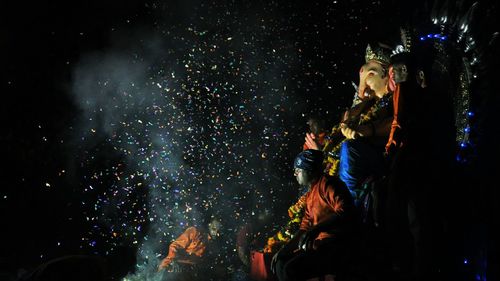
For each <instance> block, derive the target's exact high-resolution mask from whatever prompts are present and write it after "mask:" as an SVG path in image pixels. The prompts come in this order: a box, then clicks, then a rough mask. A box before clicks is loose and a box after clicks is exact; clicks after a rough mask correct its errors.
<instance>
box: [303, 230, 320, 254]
mask: <svg viewBox="0 0 500 281" xmlns="http://www.w3.org/2000/svg"><path fill="white" fill-rule="evenodd" d="M318 235H319V230H318V229H317V228H313V229H311V230H308V231H307V232H306V233H304V234H303V235H302V237H301V238H300V241H299V249H301V250H304V251H306V252H307V251H310V250H312V249H313V246H314V240H316V237H318Z"/></svg>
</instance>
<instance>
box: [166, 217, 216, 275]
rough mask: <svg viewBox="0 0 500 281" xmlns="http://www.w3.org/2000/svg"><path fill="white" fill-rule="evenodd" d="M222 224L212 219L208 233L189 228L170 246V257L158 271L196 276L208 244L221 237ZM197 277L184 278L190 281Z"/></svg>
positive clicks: (167, 257) (192, 227) (168, 256)
mask: <svg viewBox="0 0 500 281" xmlns="http://www.w3.org/2000/svg"><path fill="white" fill-rule="evenodd" d="M221 226H222V225H221V223H220V221H219V220H217V219H212V221H211V222H210V223H209V224H208V233H207V231H200V230H199V229H197V228H196V227H194V226H191V227H188V228H187V229H186V230H185V231H184V233H182V234H181V235H180V236H179V237H178V238H177V239H176V240H175V241H174V242H172V243H171V244H170V246H169V251H168V255H167V256H166V257H165V258H164V259H163V260H162V261H161V263H160V265H159V266H158V271H162V270H164V269H166V270H167V271H169V272H174V271H177V272H180V273H182V274H183V275H186V274H195V273H196V272H195V269H196V266H197V265H199V264H200V263H201V261H202V259H203V257H204V255H205V253H206V251H207V246H208V244H210V243H212V241H213V240H214V239H217V237H218V236H220V232H219V231H220V229H221ZM190 278H195V276H190V277H189V278H187V279H186V278H183V279H185V280H190Z"/></svg>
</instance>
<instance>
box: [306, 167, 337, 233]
mask: <svg viewBox="0 0 500 281" xmlns="http://www.w3.org/2000/svg"><path fill="white" fill-rule="evenodd" d="M343 211H344V201H343V200H342V199H341V198H340V197H339V196H338V194H336V193H335V192H334V188H333V187H332V186H330V185H329V183H328V179H327V177H325V176H323V177H321V178H320V179H319V180H318V182H316V183H315V184H314V185H313V186H312V187H311V189H310V192H309V193H308V194H307V197H306V211H305V214H304V217H303V218H302V223H301V224H300V229H301V230H306V231H307V230H309V228H310V227H311V226H314V225H317V224H318V223H321V222H323V221H324V220H326V219H328V218H330V217H331V216H332V215H333V214H340V213H342V212H343ZM331 236H332V234H331V233H328V232H321V233H320V234H319V235H318V237H317V238H316V240H321V239H325V238H329V237H331Z"/></svg>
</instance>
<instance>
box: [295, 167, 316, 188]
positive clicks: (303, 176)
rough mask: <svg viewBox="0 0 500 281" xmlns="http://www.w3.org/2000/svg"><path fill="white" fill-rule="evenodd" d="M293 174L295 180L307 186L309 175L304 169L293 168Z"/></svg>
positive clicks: (309, 182)
mask: <svg viewBox="0 0 500 281" xmlns="http://www.w3.org/2000/svg"><path fill="white" fill-rule="evenodd" d="M293 175H294V176H295V178H296V179H297V182H298V183H299V184H300V185H302V186H309V185H310V184H311V181H312V179H311V176H310V174H309V173H307V172H306V171H305V170H304V169H301V168H295V169H294V173H293Z"/></svg>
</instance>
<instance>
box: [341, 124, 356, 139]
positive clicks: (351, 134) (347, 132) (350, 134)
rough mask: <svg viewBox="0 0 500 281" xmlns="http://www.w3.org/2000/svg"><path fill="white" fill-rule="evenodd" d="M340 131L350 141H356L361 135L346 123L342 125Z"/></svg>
mask: <svg viewBox="0 0 500 281" xmlns="http://www.w3.org/2000/svg"><path fill="white" fill-rule="evenodd" d="M340 131H341V132H342V135H344V137H345V138H346V139H349V140H351V139H355V138H356V137H357V136H358V135H359V134H358V132H357V131H356V130H353V129H351V128H349V127H348V126H347V124H345V123H342V124H340Z"/></svg>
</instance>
